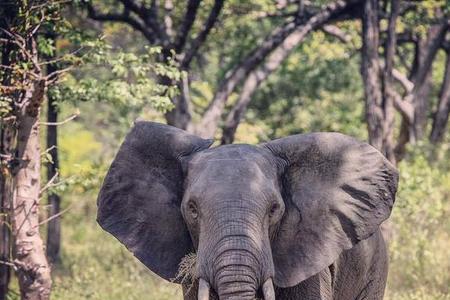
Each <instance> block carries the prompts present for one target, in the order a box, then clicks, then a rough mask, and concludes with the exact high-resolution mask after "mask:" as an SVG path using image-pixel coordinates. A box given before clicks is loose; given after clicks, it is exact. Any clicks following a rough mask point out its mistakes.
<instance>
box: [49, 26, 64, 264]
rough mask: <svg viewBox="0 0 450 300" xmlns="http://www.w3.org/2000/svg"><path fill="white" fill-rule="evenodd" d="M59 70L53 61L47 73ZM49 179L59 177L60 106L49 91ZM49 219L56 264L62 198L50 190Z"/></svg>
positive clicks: (51, 36)
mask: <svg viewBox="0 0 450 300" xmlns="http://www.w3.org/2000/svg"><path fill="white" fill-rule="evenodd" d="M47 38H48V39H49V40H50V41H52V42H53V44H55V43H56V34H55V33H54V32H50V33H48V34H47ZM55 58H56V55H51V56H50V57H49V60H51V59H55ZM57 71H58V67H57V64H55V63H51V64H48V66H47V74H52V73H54V72H57ZM47 122H48V123H47V153H48V154H49V156H50V157H49V160H48V161H47V180H48V182H52V183H56V182H57V180H58V177H59V159H58V126H57V125H58V124H57V122H58V108H57V99H56V98H55V96H54V95H53V94H52V93H49V92H48V91H47ZM47 197H48V205H49V216H48V217H49V219H50V221H49V222H48V225H47V243H46V245H47V248H46V254H47V258H48V260H49V262H50V263H51V264H54V263H56V262H58V261H59V260H60V249H61V219H60V217H59V214H60V212H61V198H60V196H59V195H58V194H57V193H56V192H55V191H49V192H48V196H47Z"/></svg>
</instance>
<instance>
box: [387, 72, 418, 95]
mask: <svg viewBox="0 0 450 300" xmlns="http://www.w3.org/2000/svg"><path fill="white" fill-rule="evenodd" d="M392 76H393V77H394V79H395V80H397V81H398V82H400V83H401V85H402V86H403V88H404V89H405V91H406V92H407V93H410V92H412V90H413V88H414V83H412V82H411V81H410V80H409V79H408V76H406V75H405V74H403V73H402V72H400V71H399V70H397V69H392Z"/></svg>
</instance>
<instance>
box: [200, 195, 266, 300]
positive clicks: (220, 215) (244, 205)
mask: <svg viewBox="0 0 450 300" xmlns="http://www.w3.org/2000/svg"><path fill="white" fill-rule="evenodd" d="M251 203H252V202H250V201H245V202H244V201H232V202H227V203H225V204H226V205H227V207H224V208H223V209H218V207H216V209H215V210H214V211H213V212H211V214H210V219H209V223H208V224H206V223H204V224H203V226H208V230H203V233H204V235H201V236H200V244H199V259H200V261H199V264H200V265H199V268H200V269H199V275H200V277H201V278H203V279H205V280H206V281H208V282H209V283H210V284H211V288H212V289H213V290H214V291H215V292H216V293H217V295H218V296H219V299H220V300H233V299H236V300H237V299H241V300H246V299H251V300H253V299H255V298H256V296H257V294H258V295H259V296H262V294H261V293H260V291H262V285H263V284H264V282H265V281H266V280H267V279H268V278H270V277H272V276H273V262H272V253H271V249H270V242H269V237H268V228H267V226H265V224H264V222H263V220H264V216H265V215H264V212H265V208H264V207H258V206H257V205H256V206H255V205H253V206H252V205H250V204H251ZM237 204H238V205H237ZM235 205H236V206H235ZM268 300H270V299H268Z"/></svg>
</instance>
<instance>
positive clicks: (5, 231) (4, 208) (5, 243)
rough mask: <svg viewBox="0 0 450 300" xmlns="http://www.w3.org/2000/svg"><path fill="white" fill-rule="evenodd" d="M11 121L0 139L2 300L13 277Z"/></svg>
mask: <svg viewBox="0 0 450 300" xmlns="http://www.w3.org/2000/svg"><path fill="white" fill-rule="evenodd" d="M9 123H10V122H2V124H1V140H0V142H1V146H0V153H1V154H2V155H5V156H3V157H1V165H0V167H1V174H0V300H6V295H7V293H8V286H9V281H10V278H11V266H10V265H9V264H10V263H11V232H10V223H11V221H10V217H9V209H10V206H9V199H11V195H12V190H13V186H12V178H11V173H10V172H9V168H8V165H9V164H10V162H11V160H10V159H8V158H7V157H9V156H10V154H11V153H13V152H12V151H11V150H12V149H13V148H14V145H13V141H14V136H13V134H14V132H13V131H12V130H10V129H11V128H12V127H11V126H10V124H9ZM8 125H9V126H8Z"/></svg>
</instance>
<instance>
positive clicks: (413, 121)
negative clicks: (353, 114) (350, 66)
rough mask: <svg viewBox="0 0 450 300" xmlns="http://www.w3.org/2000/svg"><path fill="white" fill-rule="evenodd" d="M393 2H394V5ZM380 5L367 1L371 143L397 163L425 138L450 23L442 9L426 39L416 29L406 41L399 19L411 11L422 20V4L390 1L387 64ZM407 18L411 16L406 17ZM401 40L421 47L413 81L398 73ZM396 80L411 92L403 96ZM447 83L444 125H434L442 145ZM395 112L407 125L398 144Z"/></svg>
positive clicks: (365, 62) (365, 71) (365, 70)
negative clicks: (438, 64) (434, 82)
mask: <svg viewBox="0 0 450 300" xmlns="http://www.w3.org/2000/svg"><path fill="white" fill-rule="evenodd" d="M388 3H390V5H389V6H388V5H387V4H388ZM378 4H379V1H373V0H367V1H365V6H364V14H363V16H362V23H363V31H362V39H363V48H362V65H361V71H362V76H363V80H364V87H365V99H366V120H367V124H368V132H369V142H370V143H371V144H372V145H373V146H374V147H376V148H378V149H379V150H380V151H382V152H383V153H384V154H385V155H386V157H388V159H389V160H390V161H392V162H394V163H395V162H396V161H399V160H401V159H402V158H403V157H404V155H405V146H406V144H407V143H409V142H411V143H415V142H416V141H418V140H420V139H421V138H422V137H423V136H424V132H425V128H426V124H427V114H428V112H429V111H430V101H429V97H430V89H431V79H430V78H431V70H432V64H433V61H434V60H435V58H436V54H437V52H438V50H439V49H440V48H441V47H442V46H443V44H444V41H445V36H446V33H447V31H448V29H449V18H448V16H446V15H445V14H443V10H442V7H439V6H438V7H433V12H434V16H435V19H434V20H433V22H432V23H431V25H429V26H428V28H427V32H426V36H425V37H423V36H420V35H418V34H416V33H414V31H413V30H409V31H407V32H406V33H405V32H404V33H403V35H402V37H401V38H402V39H401V40H400V38H399V37H397V31H396V30H397V29H396V28H397V27H396V26H397V19H398V18H399V16H400V15H401V14H402V13H403V14H406V12H408V11H411V10H413V11H415V12H416V14H418V15H419V13H420V11H419V9H420V6H419V5H420V4H414V3H412V4H411V3H408V2H406V1H405V2H403V3H401V1H399V0H392V1H389V2H388V1H386V2H385V5H384V7H385V8H387V7H390V12H389V13H388V12H387V10H386V9H385V10H384V14H388V15H389V17H388V18H389V21H388V23H389V25H388V29H387V34H386V40H385V43H384V45H383V49H384V62H383V61H382V60H381V59H380V55H379V53H378V51H379V48H380V46H381V45H380V42H379V41H380V14H381V13H383V11H382V9H381V8H380V7H379V5H378ZM401 4H404V5H403V7H401ZM400 10H402V12H400ZM419 17H420V15H419ZM403 18H405V17H404V16H403ZM421 25H423V24H421ZM399 41H401V42H402V43H406V42H410V43H414V46H415V51H414V58H413V62H412V65H411V67H410V74H409V76H406V75H404V74H402V73H401V72H400V71H399V70H397V69H394V58H395V56H396V53H398V51H399V49H398V47H397V43H398V42H399ZM394 79H395V80H396V81H398V82H399V83H400V84H401V85H402V86H403V88H404V91H405V92H404V93H403V95H402V94H400V93H399V92H398V91H397V90H396V88H395V84H394ZM446 81H447V80H446V79H444V83H443V87H442V92H441V101H440V106H439V108H438V113H436V114H435V119H436V120H437V119H439V121H435V122H434V124H436V125H435V128H436V129H435V130H434V133H432V136H434V139H435V140H436V141H437V140H438V139H439V138H438V136H439V134H437V131H438V130H441V128H443V127H442V126H443V125H442V123H444V121H445V120H446V117H445V115H446V107H447V104H446V97H447V92H446V90H447V88H446V86H445V82H446ZM394 108H395V109H396V110H397V111H398V112H399V113H400V114H401V116H402V122H401V123H402V124H401V128H400V133H399V136H398V138H397V139H396V140H397V143H396V144H394V136H393V134H394V128H395V118H394V116H395V110H394ZM437 124H439V125H437ZM444 126H445V125H444ZM437 128H439V129H437ZM444 128H445V127H444Z"/></svg>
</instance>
